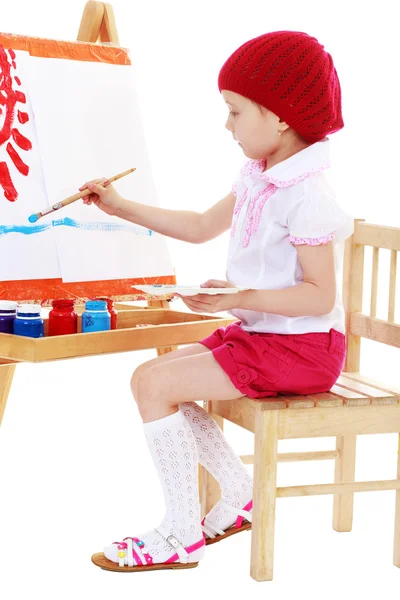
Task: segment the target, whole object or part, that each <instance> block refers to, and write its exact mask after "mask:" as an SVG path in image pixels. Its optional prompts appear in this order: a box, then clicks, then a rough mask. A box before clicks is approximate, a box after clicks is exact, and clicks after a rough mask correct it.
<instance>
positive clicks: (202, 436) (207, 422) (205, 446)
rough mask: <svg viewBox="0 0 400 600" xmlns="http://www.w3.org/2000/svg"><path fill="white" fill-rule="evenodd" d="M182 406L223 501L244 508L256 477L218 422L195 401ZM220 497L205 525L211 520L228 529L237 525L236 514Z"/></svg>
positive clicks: (202, 459)
mask: <svg viewBox="0 0 400 600" xmlns="http://www.w3.org/2000/svg"><path fill="white" fill-rule="evenodd" d="M179 409H180V410H181V412H182V413H183V415H184V416H185V418H186V419H187V420H188V421H189V424H190V427H191V428H192V431H193V433H194V436H195V440H196V443H197V451H198V454H199V462H200V464H202V465H203V466H204V467H205V468H206V469H207V471H209V472H210V473H211V475H212V476H213V477H214V479H216V480H217V481H218V483H219V485H220V486H221V500H222V501H223V502H226V503H227V504H229V505H230V506H233V507H234V508H238V509H243V508H245V507H246V506H247V504H248V503H249V502H250V500H252V499H253V477H252V476H251V474H250V473H249V472H248V470H247V469H246V467H245V465H244V464H243V463H242V461H241V460H240V458H239V456H238V455H237V454H235V452H234V450H233V448H232V447H231V446H230V444H229V443H228V441H227V439H226V437H225V436H224V434H223V432H222V431H221V428H220V427H219V425H218V423H217V422H216V420H215V419H214V418H213V417H212V415H210V414H209V413H208V412H207V411H206V410H204V408H202V407H201V406H199V405H198V404H196V402H184V403H183V404H180V405H179ZM221 500H220V501H219V502H217V504H216V505H215V506H214V507H213V508H212V509H211V510H210V512H209V513H208V514H207V515H206V521H205V525H207V522H209V523H211V524H213V525H215V526H216V527H217V528H218V529H220V530H222V531H225V530H226V529H227V528H228V527H231V525H233V524H234V522H235V521H236V517H237V515H235V513H233V512H231V511H228V510H226V508H224V505H223V503H222V502H221ZM247 510H249V509H247ZM250 512H251V509H250Z"/></svg>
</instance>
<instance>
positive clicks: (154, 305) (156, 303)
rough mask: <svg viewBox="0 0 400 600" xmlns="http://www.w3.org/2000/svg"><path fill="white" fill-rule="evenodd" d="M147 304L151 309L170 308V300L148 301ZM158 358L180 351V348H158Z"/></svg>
mask: <svg viewBox="0 0 400 600" xmlns="http://www.w3.org/2000/svg"><path fill="white" fill-rule="evenodd" d="M147 304H148V306H149V308H164V309H168V310H170V308H169V302H168V300H148V301H147ZM156 350H157V356H161V355H162V354H167V352H173V351H174V350H178V346H164V347H163V348H156Z"/></svg>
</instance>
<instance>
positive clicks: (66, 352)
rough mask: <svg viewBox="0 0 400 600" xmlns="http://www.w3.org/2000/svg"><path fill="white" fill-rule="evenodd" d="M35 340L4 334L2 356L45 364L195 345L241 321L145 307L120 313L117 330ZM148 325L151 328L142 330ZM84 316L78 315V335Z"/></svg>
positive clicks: (11, 359)
mask: <svg viewBox="0 0 400 600" xmlns="http://www.w3.org/2000/svg"><path fill="white" fill-rule="evenodd" d="M44 321H45V337H43V338H39V339H35V338H28V337H21V336H17V335H9V334H6V333H1V334H0V357H1V359H2V360H6V361H7V360H8V361H11V362H45V361H52V360H59V359H66V358H76V357H80V356H95V355H99V354H112V353H114V352H130V351H133V350H148V349H153V348H159V349H162V348H169V347H171V346H179V345H185V344H193V343H196V342H198V341H199V340H201V339H204V338H205V337H207V336H209V335H211V334H212V333H213V332H214V331H215V330H216V329H217V328H218V327H227V326H228V325H230V324H231V323H234V322H236V321H237V319H234V318H232V317H218V316H216V315H208V314H204V313H202V314H196V313H187V312H180V311H175V310H170V309H169V308H167V309H153V310H151V309H150V310H149V309H148V308H142V309H141V310H140V309H139V310H126V311H120V312H119V313H118V320H117V329H116V330H113V331H98V332H94V333H76V334H73V335H62V336H54V337H48V336H47V335H46V334H47V330H48V319H47V318H45V319H44ZM140 325H148V327H140ZM79 331H81V316H80V315H78V332H79Z"/></svg>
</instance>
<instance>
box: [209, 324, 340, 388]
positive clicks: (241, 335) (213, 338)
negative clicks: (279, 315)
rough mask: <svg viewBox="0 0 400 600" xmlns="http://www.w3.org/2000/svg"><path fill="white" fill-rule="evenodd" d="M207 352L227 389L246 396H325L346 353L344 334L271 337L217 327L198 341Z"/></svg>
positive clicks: (335, 332)
mask: <svg viewBox="0 0 400 600" xmlns="http://www.w3.org/2000/svg"><path fill="white" fill-rule="evenodd" d="M200 343H201V344H203V345H204V346H206V347H207V348H209V349H210V350H211V351H212V353H213V355H214V358H215V360H216V361H217V362H218V363H219V365H220V366H221V367H222V369H223V370H224V371H225V373H226V374H227V375H228V376H229V378H230V380H231V381H232V383H233V385H234V386H235V387H236V388H237V389H238V390H240V391H241V392H242V393H243V395H245V396H249V397H250V398H265V397H266V396H277V395H278V394H285V395H291V394H304V395H305V394H317V393H319V392H327V391H329V390H330V388H331V387H332V386H333V385H334V384H335V382H336V381H337V379H338V377H339V375H340V373H341V371H342V369H343V366H344V360H345V355H346V338H345V336H344V335H343V334H342V333H340V332H338V331H336V330H335V329H331V330H330V331H329V333H322V332H321V333H302V334H277V333H253V332H248V331H244V330H243V329H242V328H241V327H240V324H238V323H232V324H231V325H228V327H220V328H219V329H217V330H216V331H214V333H213V334H212V335H210V336H209V337H207V338H205V339H204V340H202V341H201V342H200Z"/></svg>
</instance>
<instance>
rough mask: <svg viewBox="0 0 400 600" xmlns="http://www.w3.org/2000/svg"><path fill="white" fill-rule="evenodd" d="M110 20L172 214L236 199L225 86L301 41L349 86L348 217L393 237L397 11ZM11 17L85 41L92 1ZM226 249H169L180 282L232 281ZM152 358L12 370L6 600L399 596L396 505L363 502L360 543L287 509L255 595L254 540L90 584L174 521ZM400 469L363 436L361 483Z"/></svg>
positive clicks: (394, 355)
mask: <svg viewBox="0 0 400 600" xmlns="http://www.w3.org/2000/svg"><path fill="white" fill-rule="evenodd" d="M113 5H114V9H115V13H116V18H117V25H118V30H119V34H120V41H121V44H122V45H125V46H127V47H129V48H130V50H131V56H132V60H133V61H134V63H135V68H136V71H137V92H138V97H139V103H140V106H141V113H142V120H143V124H144V128H145V133H146V138H147V142H148V148H149V153H150V158H151V163H152V170H153V173H154V177H155V183H156V187H157V192H158V197H159V202H160V205H161V206H164V207H169V208H177V209H178V208H182V209H191V210H199V211H203V210H206V209H207V208H208V207H210V206H211V205H212V204H213V203H215V202H216V201H218V200H219V199H220V198H221V197H223V196H224V195H225V194H226V193H227V192H228V191H229V189H230V186H231V182H232V180H233V178H234V177H235V176H236V173H237V170H238V168H239V167H240V166H241V164H242V160H243V156H242V154H241V151H240V150H239V148H238V147H237V146H236V145H235V144H234V143H233V142H232V139H231V134H230V133H229V132H228V131H226V130H225V129H224V123H225V118H226V116H227V112H226V108H225V105H224V103H223V101H222V98H221V97H220V95H219V93H218V89H217V76H218V71H219V69H220V67H221V66H222V64H223V62H224V61H225V59H226V58H227V57H228V56H229V54H230V53H231V52H232V51H233V50H235V49H236V48H237V47H238V46H239V45H240V44H242V43H243V42H245V41H246V40H248V39H250V38H251V37H255V36H256V35H259V34H261V33H264V32H266V31H269V30H277V29H292V30H301V31H306V32H308V33H310V34H313V35H315V36H316V37H317V38H318V39H319V40H320V41H321V42H322V43H324V44H325V47H326V49H327V50H328V51H329V52H331V54H332V56H333V58H334V61H335V64H336V67H337V70H338V73H339V76H340V80H341V84H342V89H343V106H344V120H345V123H346V127H345V129H344V130H343V131H342V132H340V133H337V134H335V135H334V136H333V137H332V141H334V158H335V163H336V168H335V173H336V182H337V190H338V194H339V201H340V202H341V204H342V205H343V206H344V207H345V208H346V209H347V210H348V211H349V212H351V213H352V214H353V215H354V216H357V217H361V218H365V219H367V220H368V221H372V222H377V223H383V224H387V225H389V224H390V225H395V226H399V222H400V209H399V197H398V184H397V179H398V167H397V161H398V148H397V144H398V136H399V129H400V125H399V119H398V92H399V83H398V76H397V73H398V60H397V59H398V42H397V39H398V29H397V28H398V23H397V21H396V19H395V17H394V12H393V11H394V8H393V3H392V2H390V1H389V0H386V1H382V2H380V3H379V4H376V3H372V2H363V3H361V2H355V1H353V2H351V3H350V2H343V1H338V2H331V3H328V2H321V0H319V1H311V0H303V2H300V3H299V2H294V1H288V0H287V1H286V2H285V3H267V2H265V0H264V1H262V2H261V1H256V0H246V2H244V1H243V0H242V1H241V2H236V1H234V0H230V1H229V2H228V1H226V0H218V2H216V1H215V0H214V1H212V2H210V1H203V2H201V3H191V2H187V1H185V2H184V1H177V0H170V1H169V2H164V1H155V0H153V1H152V2H131V1H128V0H119V1H118V0H115V1H114V2H113ZM0 8H1V27H2V29H3V30H4V31H12V32H14V33H25V34H30V35H38V36H48V37H55V38H59V39H73V38H74V37H75V36H76V34H77V30H78V25H79V20H80V15H81V12H82V8H83V2H81V1H80V0H79V1H78V0H69V2H68V4H66V3H60V2H54V1H50V0H36V1H35V2H32V1H28V0H26V1H25V0H21V1H14V2H12V3H10V2H5V1H4V0H1V1H0ZM100 175H101V174H100ZM135 200H139V201H140V198H135ZM227 242H228V237H227V234H225V235H224V236H222V237H221V238H220V239H217V240H214V241H212V242H209V243H207V244H204V245H203V246H195V245H194V246H189V245H185V244H183V243H182V242H178V241H170V242H169V247H170V251H171V255H172V259H173V264H174V265H175V268H176V273H177V277H178V282H179V283H182V284H188V283H199V282H201V281H204V280H206V279H208V278H210V277H216V278H224V273H225V253H226V249H227ZM387 258H388V257H387V256H384V263H385V261H386V265H387ZM368 260H369V257H368ZM385 287H386V286H385ZM380 289H382V293H381V295H380V307H379V311H380V313H381V314H382V315H384V310H385V306H386V298H385V293H384V291H383V288H380ZM366 303H368V294H367V295H366ZM173 307H174V308H178V309H179V308H181V307H182V305H181V304H180V303H179V302H177V303H176V304H174V305H173ZM379 311H378V316H379ZM363 350H365V358H364V360H363V364H362V367H363V370H364V371H366V372H369V373H370V374H371V375H374V376H378V377H380V378H381V379H384V380H385V382H386V383H389V382H390V381H391V380H393V378H395V376H396V373H395V371H396V369H398V367H397V365H398V364H399V363H398V360H399V352H398V351H397V352H395V351H392V350H390V349H389V350H388V349H386V348H385V347H384V346H382V345H379V344H375V345H374V344H367V343H366V344H363ZM154 356H155V352H150V351H148V352H141V353H139V352H138V353H127V354H124V355H115V356H109V357H107V356H104V357H98V358H89V359H79V360H70V361H65V362H58V363H52V364H48V365H47V364H39V365H29V364H25V365H20V366H19V367H18V368H17V372H16V376H15V379H14V383H13V386H12V389H11V393H10V397H9V403H8V406H7V409H6V413H5V417H4V420H3V425H2V428H1V435H0V461H1V480H0V486H1V487H0V569H1V572H0V595H1V596H2V597H4V598H7V600H21V599H23V598H28V597H29V598H40V599H41V600H50V599H52V600H53V599H54V598H57V600H58V599H64V598H65V599H66V598H68V599H70V598H78V599H81V598H82V599H83V598H85V600H86V599H87V598H96V599H99V600H100V599H101V600H103V599H104V600H105V599H109V598H115V597H124V598H135V597H138V596H143V595H145V594H146V595H148V596H151V597H152V596H154V597H158V596H159V597H163V598H164V597H173V596H179V597H180V596H182V595H183V594H184V593H185V594H186V595H187V596H188V597H192V598H202V597H204V596H205V595H211V596H212V597H218V596H220V595H222V594H223V595H225V596H226V597H228V598H229V597H230V598H242V597H243V596H244V595H248V596H250V594H251V597H252V598H265V597H269V598H274V599H278V598H279V599H281V598H289V597H293V596H305V595H307V597H308V598H311V599H317V598H318V599H319V598H321V597H323V598H325V599H329V600H330V599H334V598H337V597H338V596H341V597H344V598H346V600H347V598H352V597H356V596H357V597H363V598H375V597H376V596H378V595H379V596H385V595H386V596H387V597H388V598H397V597H398V595H399V588H400V572H399V570H398V569H396V568H395V567H394V566H393V565H392V543H393V519H394V492H380V493H360V494H357V495H356V496H355V519H354V528H353V532H352V533H342V534H339V533H337V532H334V531H333V530H332V528H331V515H332V510H331V509H332V499H331V497H330V496H319V497H314V498H293V499H291V498H288V499H279V500H278V502H277V520H276V557H275V576H274V581H273V582H271V583H264V584H257V583H255V582H254V581H253V580H251V579H250V578H249V552H250V534H247V533H245V534H241V535H239V536H236V537H235V538H232V539H231V540H228V541H226V542H223V543H221V544H217V545H215V546H211V547H210V548H208V549H207V553H206V557H205V559H204V561H203V562H202V563H201V564H200V567H199V568H198V569H195V570H190V571H186V572H185V571H182V572H172V571H170V572H159V573H152V574H143V575H142V574H141V575H140V576H138V575H136V576H135V575H129V576H128V575H127V576H126V577H125V576H122V575H119V574H114V573H106V572H103V571H100V570H99V569H97V568H95V567H94V566H93V565H92V564H91V562H90V555H91V554H92V553H93V552H96V551H100V550H102V547H103V545H105V544H108V543H110V542H112V541H114V540H117V539H120V538H121V537H124V536H126V535H136V534H139V533H140V532H143V531H145V530H146V529H148V528H150V527H152V526H154V525H156V524H158V523H159V521H160V519H161V518H162V515H163V505H162V500H161V498H162V497H161V490H160V487H159V484H158V481H157V478H156V474H155V472H154V469H153V466H152V464H151V461H150V458H149V455H148V452H147V448H146V443H145V439H144V436H143V433H142V428H141V420H140V417H139V414H138V412H137V409H136V406H135V404H134V402H133V400H132V399H131V396H130V389H129V379H130V375H131V372H132V371H133V370H134V368H135V367H136V366H137V365H138V364H140V363H141V362H143V361H145V360H148V359H150V358H153V357H154ZM226 431H227V432H228V436H229V440H230V441H231V442H232V443H233V445H234V447H235V449H236V450H237V451H238V452H239V453H251V441H252V437H251V435H250V434H247V433H246V432H241V431H239V430H236V428H235V427H234V426H229V425H227V427H226ZM333 447H334V440H333V439H325V440H321V441H319V442H318V441H317V442H315V443H314V442H313V441H311V440H304V441H294V442H288V441H286V442H280V447H279V451H280V452H286V451H294V450H302V449H307V450H310V449H312V448H319V449H325V448H333ZM133 450H135V451H136V453H135V455H134V454H133ZM396 459H397V438H396V436H394V435H390V436H363V437H361V438H360V439H359V446H358V461H357V472H356V478H357V480H359V481H362V480H369V479H392V478H395V476H396ZM249 469H250V467H249ZM332 477H333V464H332V463H331V462H319V463H318V462H316V463H311V464H301V463H293V464H290V463H288V464H280V465H279V472H278V485H279V486H284V485H296V484H306V483H317V482H321V483H322V482H330V481H332Z"/></svg>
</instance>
